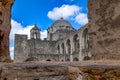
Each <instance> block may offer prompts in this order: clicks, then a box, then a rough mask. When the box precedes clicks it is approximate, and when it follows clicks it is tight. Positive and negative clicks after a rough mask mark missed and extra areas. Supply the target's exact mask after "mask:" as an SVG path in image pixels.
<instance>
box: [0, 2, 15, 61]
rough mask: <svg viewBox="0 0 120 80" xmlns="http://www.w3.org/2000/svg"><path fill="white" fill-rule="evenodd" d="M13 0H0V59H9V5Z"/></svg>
mask: <svg viewBox="0 0 120 80" xmlns="http://www.w3.org/2000/svg"><path fill="white" fill-rule="evenodd" d="M13 2H14V0H0V61H7V60H10V56H9V34H10V30H11V6H12V4H13Z"/></svg>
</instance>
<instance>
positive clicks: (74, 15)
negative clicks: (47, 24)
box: [47, 0, 88, 25]
mask: <svg viewBox="0 0 120 80" xmlns="http://www.w3.org/2000/svg"><path fill="white" fill-rule="evenodd" d="M71 1H73V0H71ZM47 16H48V17H49V18H50V19H52V20H57V19H60V17H63V18H64V19H66V18H70V17H71V19H72V20H74V21H75V22H76V23H78V24H81V25H85V24H86V23H88V18H87V13H82V7H79V6H77V5H65V4H64V5H62V6H61V7H55V8H53V10H52V11H49V12H48V14H47Z"/></svg>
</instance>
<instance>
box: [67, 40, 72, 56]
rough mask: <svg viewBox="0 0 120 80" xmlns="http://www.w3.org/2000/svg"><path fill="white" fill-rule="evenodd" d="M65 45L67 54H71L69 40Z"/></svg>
mask: <svg viewBox="0 0 120 80" xmlns="http://www.w3.org/2000/svg"><path fill="white" fill-rule="evenodd" d="M66 44H67V53H68V54H71V44H70V40H69V39H68V40H67V42H66Z"/></svg>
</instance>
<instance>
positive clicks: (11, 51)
mask: <svg viewBox="0 0 120 80" xmlns="http://www.w3.org/2000/svg"><path fill="white" fill-rule="evenodd" d="M10 56H11V59H12V60H13V59H14V47H10Z"/></svg>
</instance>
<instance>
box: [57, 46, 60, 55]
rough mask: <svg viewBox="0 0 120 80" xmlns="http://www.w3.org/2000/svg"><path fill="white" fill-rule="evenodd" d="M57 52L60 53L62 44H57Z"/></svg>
mask: <svg viewBox="0 0 120 80" xmlns="http://www.w3.org/2000/svg"><path fill="white" fill-rule="evenodd" d="M57 53H58V54H60V46H59V45H58V46H57Z"/></svg>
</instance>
